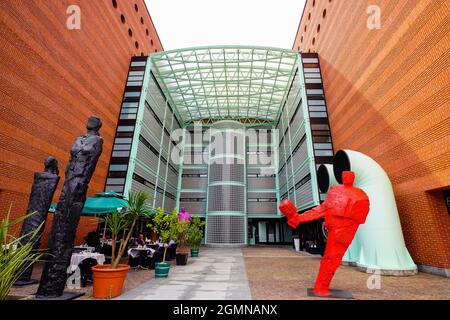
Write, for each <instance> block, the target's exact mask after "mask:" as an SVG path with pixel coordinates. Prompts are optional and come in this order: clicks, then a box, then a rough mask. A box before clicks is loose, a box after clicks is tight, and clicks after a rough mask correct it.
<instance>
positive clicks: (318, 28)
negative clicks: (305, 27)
mask: <svg viewBox="0 0 450 320" xmlns="http://www.w3.org/2000/svg"><path fill="white" fill-rule="evenodd" d="M319 32H320V24H318V25H317V33H319Z"/></svg>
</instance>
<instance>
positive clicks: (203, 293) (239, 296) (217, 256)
mask: <svg viewBox="0 0 450 320" xmlns="http://www.w3.org/2000/svg"><path fill="white" fill-rule="evenodd" d="M174 264H175V261H172V266H171V268H170V272H169V277H168V278H154V279H151V280H150V281H147V282H145V283H143V284H141V285H140V286H138V287H136V288H134V289H132V290H130V291H128V292H126V293H124V294H122V295H121V296H120V297H117V298H116V299H118V300H179V299H181V300H184V299H186V300H249V299H251V298H252V296H251V293H250V288H249V286H248V280H247V273H246V270H245V264H244V259H243V256H242V251H241V249H239V248H226V249H224V248H201V249H200V257H198V258H192V257H189V259H188V263H187V265H185V266H177V265H174Z"/></svg>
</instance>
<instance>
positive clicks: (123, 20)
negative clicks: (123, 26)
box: [120, 14, 125, 23]
mask: <svg viewBox="0 0 450 320" xmlns="http://www.w3.org/2000/svg"><path fill="white" fill-rule="evenodd" d="M120 21H122V23H125V16H124V15H123V14H121V15H120Z"/></svg>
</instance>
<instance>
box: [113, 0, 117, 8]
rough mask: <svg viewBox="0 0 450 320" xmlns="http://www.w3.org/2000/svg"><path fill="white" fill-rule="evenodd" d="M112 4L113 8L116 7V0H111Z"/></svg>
mask: <svg viewBox="0 0 450 320" xmlns="http://www.w3.org/2000/svg"><path fill="white" fill-rule="evenodd" d="M112 5H113V7H114V8H117V1H116V0H112Z"/></svg>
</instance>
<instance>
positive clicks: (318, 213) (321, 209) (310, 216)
mask: <svg viewBox="0 0 450 320" xmlns="http://www.w3.org/2000/svg"><path fill="white" fill-rule="evenodd" d="M327 210H328V208H327V206H326V205H325V202H323V203H322V204H320V205H318V206H317V207H314V208H312V209H310V210H308V211H305V212H303V213H302V214H300V215H299V220H300V223H304V222H310V221H314V220H317V219H320V218H324V217H325V213H326V212H327Z"/></svg>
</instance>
